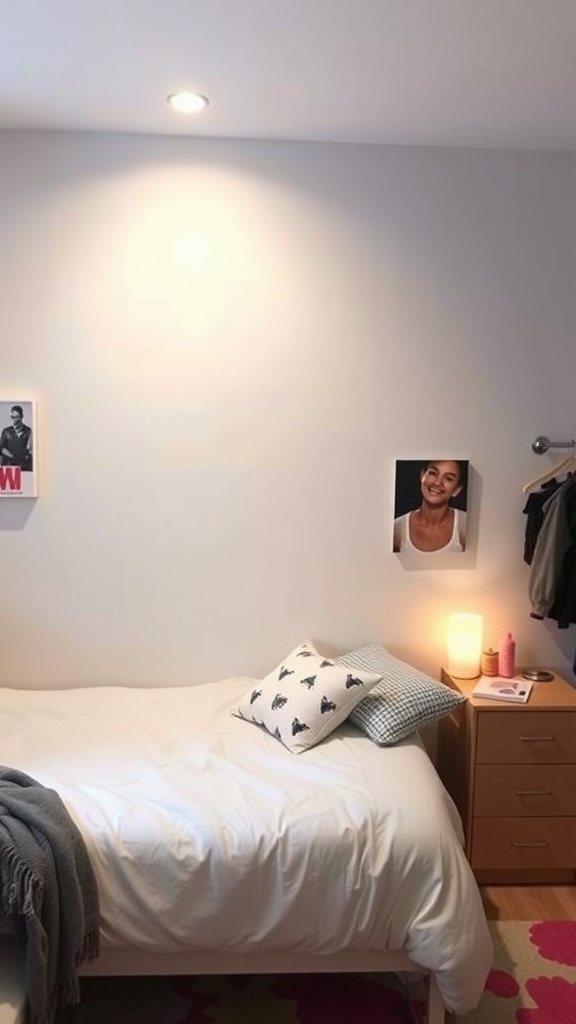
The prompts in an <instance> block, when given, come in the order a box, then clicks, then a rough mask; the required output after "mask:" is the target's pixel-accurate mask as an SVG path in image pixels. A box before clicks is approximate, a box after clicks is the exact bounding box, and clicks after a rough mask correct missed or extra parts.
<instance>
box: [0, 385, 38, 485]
mask: <svg viewBox="0 0 576 1024" xmlns="http://www.w3.org/2000/svg"><path fill="white" fill-rule="evenodd" d="M36 462H37V459H36V403H35V402H32V401H29V400H25V399H21V398H16V399H14V400H4V399H2V400H1V401H0V498H36V497H37V496H38V477H37V465H36Z"/></svg>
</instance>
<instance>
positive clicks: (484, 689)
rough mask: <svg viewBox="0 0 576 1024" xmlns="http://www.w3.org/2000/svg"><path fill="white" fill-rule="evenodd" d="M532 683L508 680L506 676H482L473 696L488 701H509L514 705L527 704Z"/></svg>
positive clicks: (524, 680)
mask: <svg viewBox="0 0 576 1024" xmlns="http://www.w3.org/2000/svg"><path fill="white" fill-rule="evenodd" d="M531 690H532V683H529V682H527V681H526V679H521V680H520V679H506V678H505V677H504V676H481V677H480V679H479V680H478V682H477V683H476V685H475V687H474V689H473V690H472V694H473V696H474V697H484V698H486V699H487V700H509V701H512V703H514V704H525V703H526V701H527V700H528V698H529V696H530V692H531Z"/></svg>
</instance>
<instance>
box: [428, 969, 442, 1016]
mask: <svg viewBox="0 0 576 1024" xmlns="http://www.w3.org/2000/svg"><path fill="white" fill-rule="evenodd" d="M426 990H427V995H428V1000H427V1005H426V1017H425V1020H424V1024H446V1007H445V1006H444V1000H443V999H442V996H441V995H440V989H439V988H438V983H437V981H436V978H435V977H434V975H433V974H429V975H428V978H427V983H426Z"/></svg>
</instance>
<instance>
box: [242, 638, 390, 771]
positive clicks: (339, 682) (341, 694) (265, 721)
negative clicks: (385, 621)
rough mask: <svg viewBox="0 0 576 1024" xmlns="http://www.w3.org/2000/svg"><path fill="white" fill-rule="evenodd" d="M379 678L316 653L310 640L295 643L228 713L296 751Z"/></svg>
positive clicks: (319, 736) (316, 739)
mask: <svg viewBox="0 0 576 1024" xmlns="http://www.w3.org/2000/svg"><path fill="white" fill-rule="evenodd" d="M381 678H382V676H379V675H375V674H374V673H373V672H356V671H355V670H354V671H350V669H347V668H344V667H343V666H342V665H338V664H337V663H336V661H335V660H333V659H332V658H324V657H322V656H321V655H320V654H318V653H317V651H315V650H314V648H313V647H312V645H311V644H300V646H299V647H296V648H295V650H293V651H292V652H291V654H289V655H288V657H287V658H285V659H284V661H282V662H280V664H279V665H277V667H276V668H275V669H274V671H273V672H270V673H269V675H267V676H266V677H265V678H264V679H263V680H262V681H261V682H260V681H258V682H255V683H254V685H253V686H252V687H251V689H250V690H249V691H248V693H247V694H246V695H245V697H244V698H243V700H241V701H240V703H239V704H238V705H237V706H236V707H233V708H231V711H232V714H233V715H237V716H238V718H244V719H245V720H246V721H248V722H255V723H256V724H257V725H263V726H264V728H265V729H266V730H267V731H268V732H269V733H271V735H272V736H275V737H276V739H278V740H280V741H281V742H282V743H283V744H284V745H285V746H286V747H288V749H289V750H291V751H292V752H293V753H294V754H300V753H302V751H303V750H308V748H309V747H313V746H315V744H316V743H320V741H321V740H323V739H325V738H326V737H327V736H329V735H330V733H331V732H333V731H334V729H336V727H337V726H338V725H340V723H341V722H343V721H344V719H345V718H347V717H348V715H349V714H350V712H351V711H352V709H353V708H354V707H356V704H358V702H359V701H361V700H362V698H363V697H365V696H366V694H367V693H369V692H370V690H371V689H372V687H373V686H376V683H378V682H380V680H381Z"/></svg>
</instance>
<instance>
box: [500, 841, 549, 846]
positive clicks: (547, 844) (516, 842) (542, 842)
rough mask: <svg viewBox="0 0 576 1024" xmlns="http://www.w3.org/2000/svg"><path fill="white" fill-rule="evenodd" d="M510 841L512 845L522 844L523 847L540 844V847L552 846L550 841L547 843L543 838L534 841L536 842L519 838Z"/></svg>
mask: <svg viewBox="0 0 576 1024" xmlns="http://www.w3.org/2000/svg"><path fill="white" fill-rule="evenodd" d="M510 842H511V845H512V846H521V847H524V846H538V847H543V846H550V843H545V842H544V840H543V839H542V840H538V842H534V843H529V842H521V841H520V840H519V839H512V840H511V841H510Z"/></svg>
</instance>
